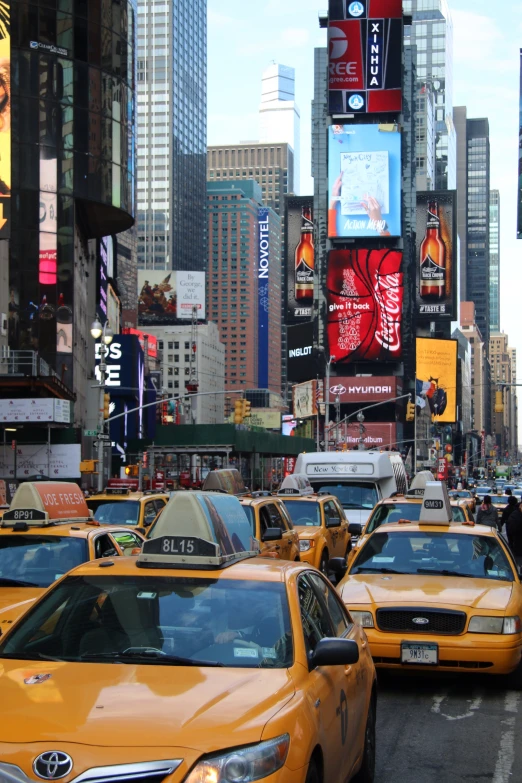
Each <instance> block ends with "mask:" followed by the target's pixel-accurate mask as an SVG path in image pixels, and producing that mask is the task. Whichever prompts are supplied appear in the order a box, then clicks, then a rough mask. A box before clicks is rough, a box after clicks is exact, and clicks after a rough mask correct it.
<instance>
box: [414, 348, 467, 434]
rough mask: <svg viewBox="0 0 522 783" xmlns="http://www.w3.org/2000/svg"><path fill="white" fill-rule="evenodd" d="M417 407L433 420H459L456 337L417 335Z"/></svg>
mask: <svg viewBox="0 0 522 783" xmlns="http://www.w3.org/2000/svg"><path fill="white" fill-rule="evenodd" d="M416 402H417V408H421V409H422V408H426V407H428V408H429V410H430V413H431V417H432V420H433V421H434V422H443V423H446V424H452V423H453V422H455V421H457V341H456V340H435V339H430V338H429V337H418V338H417V383H416Z"/></svg>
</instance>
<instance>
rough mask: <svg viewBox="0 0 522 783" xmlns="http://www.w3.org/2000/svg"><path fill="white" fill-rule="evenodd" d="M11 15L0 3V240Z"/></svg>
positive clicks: (5, 228)
mask: <svg viewBox="0 0 522 783" xmlns="http://www.w3.org/2000/svg"><path fill="white" fill-rule="evenodd" d="M10 218H11V16H10V3H5V2H0V239H8V238H9V237H10V236H11V220H10Z"/></svg>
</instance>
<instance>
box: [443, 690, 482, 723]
mask: <svg viewBox="0 0 522 783" xmlns="http://www.w3.org/2000/svg"><path fill="white" fill-rule="evenodd" d="M447 696H448V694H447V693H444V694H442V695H441V694H437V695H435V696H434V697H433V704H432V706H431V712H433V713H435V715H442V717H443V718H446V720H464V719H465V718H472V717H473V715H474V714H475V713H476V711H477V710H479V709H480V706H481V704H482V699H483V697H482V696H475V698H474V699H469V700H468V701H469V708H468V711H467V712H465V713H464V714H463V715H448V714H447V713H445V712H442V710H441V704H442V702H443V701H444V700H445V699H446V698H447Z"/></svg>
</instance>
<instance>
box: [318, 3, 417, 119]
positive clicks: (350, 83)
mask: <svg viewBox="0 0 522 783" xmlns="http://www.w3.org/2000/svg"><path fill="white" fill-rule="evenodd" d="M328 19H329V24H328V98H329V100H328V104H329V114H331V115H343V114H371V113H375V112H379V113H383V112H396V113H399V112H400V111H401V109H402V40H403V27H402V0H330V3H329V12H328Z"/></svg>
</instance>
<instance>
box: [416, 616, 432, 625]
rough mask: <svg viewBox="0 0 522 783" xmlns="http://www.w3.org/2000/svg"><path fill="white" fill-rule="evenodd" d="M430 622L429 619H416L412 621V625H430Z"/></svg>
mask: <svg viewBox="0 0 522 783" xmlns="http://www.w3.org/2000/svg"><path fill="white" fill-rule="evenodd" d="M429 622H430V621H429V620H428V618H427V617H414V618H413V620H412V623H415V625H428V624H429Z"/></svg>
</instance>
